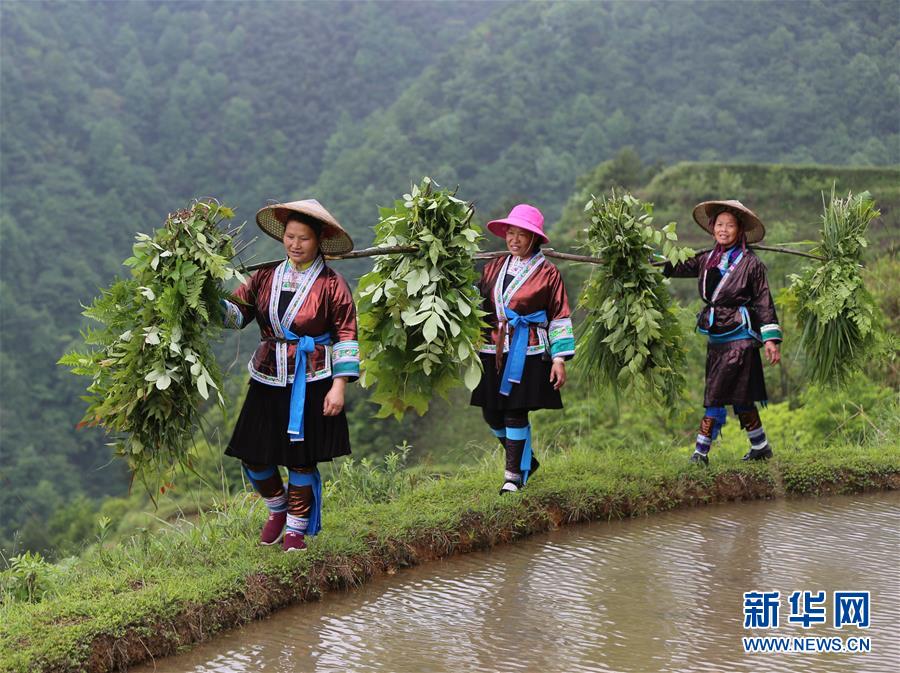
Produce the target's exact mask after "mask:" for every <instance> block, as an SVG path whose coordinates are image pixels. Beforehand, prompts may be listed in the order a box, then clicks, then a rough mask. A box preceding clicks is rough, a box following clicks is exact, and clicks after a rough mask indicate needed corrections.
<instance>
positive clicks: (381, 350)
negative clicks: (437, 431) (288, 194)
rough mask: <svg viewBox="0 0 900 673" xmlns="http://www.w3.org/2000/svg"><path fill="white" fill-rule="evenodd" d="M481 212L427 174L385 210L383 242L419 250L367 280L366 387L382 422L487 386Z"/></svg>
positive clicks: (387, 262)
mask: <svg viewBox="0 0 900 673" xmlns="http://www.w3.org/2000/svg"><path fill="white" fill-rule="evenodd" d="M473 212H474V208H473V207H472V206H471V205H470V204H468V203H466V202H465V201H462V200H461V199H458V198H456V196H455V192H450V191H448V190H445V189H440V188H438V187H437V186H436V185H435V184H434V183H433V182H432V181H431V179H430V178H427V177H426V178H424V179H423V180H422V183H421V184H420V185H414V186H413V188H412V191H411V193H409V194H404V195H403V198H402V199H401V200H398V201H396V202H395V204H394V207H393V208H382V209H381V217H380V220H379V222H378V224H377V226H376V228H375V233H376V241H375V242H376V245H383V246H415V249H416V252H414V253H410V254H404V255H402V256H401V255H391V256H385V257H380V258H379V259H378V261H376V262H375V267H374V269H373V270H372V272H371V273H367V274H366V275H364V276H363V277H362V278H361V279H360V281H359V289H358V302H359V306H358V308H359V343H360V351H361V355H362V359H363V362H364V373H363V384H364V385H365V386H366V387H371V388H373V393H372V397H371V399H372V400H373V401H374V402H375V403H377V404H378V405H379V411H378V414H377V415H378V417H380V418H383V417H386V416H389V415H394V416H395V417H396V418H398V419H399V418H401V417H402V416H403V414H404V413H405V412H406V411H407V410H409V409H414V410H415V411H416V412H417V413H418V414H420V415H421V414H424V413H425V412H426V411H427V410H428V404H429V402H430V400H431V398H432V397H433V396H434V394H435V393H437V394H439V395H441V396H444V397H446V395H447V392H448V391H449V390H450V389H451V388H452V387H454V386H455V385H456V384H457V383H459V382H460V380H462V381H463V382H464V383H465V385H466V386H467V387H468V388H469V389H470V390H471V389H473V388H475V386H476V385H478V381H479V379H480V377H481V360H480V359H479V357H478V347H479V345H480V341H481V338H482V337H481V334H482V328H483V327H484V322H483V320H482V317H483V316H484V315H485V313H484V312H483V311H481V310H480V309H479V308H478V307H479V306H480V305H481V295H480V294H479V292H478V290H477V288H476V287H475V283H476V282H477V280H478V276H477V274H476V272H475V269H474V268H473V266H472V258H473V257H474V256H475V253H477V251H478V241H479V240H480V239H481V228H480V227H479V226H478V225H476V224H473V223H472V221H471V220H472V214H473Z"/></svg>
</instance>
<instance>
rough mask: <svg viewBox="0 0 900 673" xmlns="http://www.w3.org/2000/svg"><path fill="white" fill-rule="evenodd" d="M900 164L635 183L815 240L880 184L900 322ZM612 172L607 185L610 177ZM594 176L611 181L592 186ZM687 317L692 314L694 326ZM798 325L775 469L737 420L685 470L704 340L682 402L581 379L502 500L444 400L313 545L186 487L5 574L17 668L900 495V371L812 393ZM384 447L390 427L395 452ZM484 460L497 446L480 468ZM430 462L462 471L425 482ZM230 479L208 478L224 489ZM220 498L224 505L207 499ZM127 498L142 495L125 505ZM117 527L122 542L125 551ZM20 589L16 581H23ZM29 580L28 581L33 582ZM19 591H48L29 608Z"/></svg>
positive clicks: (784, 270)
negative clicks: (175, 514)
mask: <svg viewBox="0 0 900 673" xmlns="http://www.w3.org/2000/svg"><path fill="white" fill-rule="evenodd" d="M898 174H900V172H898V171H896V170H894V169H871V170H869V169H840V168H837V169H830V168H824V169H821V170H820V167H779V166H762V167H760V166H737V165H728V166H723V165H720V164H715V165H713V164H708V165H707V164H679V165H678V166H675V167H672V168H671V169H667V170H665V171H663V172H662V173H659V174H657V176H656V177H655V178H654V179H653V180H652V181H651V182H650V183H649V184H648V185H646V186H644V187H642V188H639V189H638V190H637V191H638V193H639V194H641V196H643V197H644V198H648V199H650V200H653V201H655V202H656V203H657V213H658V215H659V218H658V220H659V221H666V220H668V219H670V218H671V219H677V220H679V221H680V222H681V223H682V227H681V232H682V233H684V234H688V235H687V236H686V238H687V239H688V240H689V242H692V243H694V242H695V241H694V240H691V239H692V238H693V236H692V235H691V234H690V233H689V232H692V228H691V225H690V224H689V223H687V222H686V218H688V217H689V212H690V210H689V209H690V205H692V204H693V202H694V201H695V200H697V199H700V198H706V197H707V196H710V197H711V196H716V195H718V194H722V193H729V194H733V193H738V194H741V195H742V198H743V195H745V194H746V195H748V196H747V197H746V200H747V202H748V203H751V204H752V205H753V206H754V207H756V208H757V209H758V210H759V211H760V213H761V214H763V215H764V217H765V218H766V221H767V223H768V224H769V225H770V232H771V234H772V238H774V239H775V240H776V242H777V241H787V240H797V239H802V238H809V237H812V236H813V234H814V231H815V228H816V226H817V218H818V215H819V213H820V211H821V200H820V196H819V191H820V190H823V189H828V190H830V186H831V181H832V180H833V179H834V178H837V182H838V189H839V190H846V189H848V188H852V189H854V191H861V189H862V188H863V186H867V187H868V188H869V189H870V190H871V191H872V192H873V194H874V195H875V196H876V198H877V199H878V200H879V206H880V207H881V208H882V210H883V211H884V217H883V218H882V221H881V222H880V223H878V224H877V226H876V227H875V231H874V236H873V239H875V240H877V241H879V244H878V245H877V246H873V247H875V248H877V252H879V253H887V254H882V256H881V259H879V260H878V262H875V263H872V264H870V265H868V269H869V271H868V274H869V275H868V276H867V278H868V281H873V282H874V285H873V290H874V291H875V292H876V293H877V294H878V296H879V298H880V301H881V304H882V306H883V308H884V309H885V311H886V313H887V314H888V318H889V320H890V325H891V331H892V332H894V333H897V329H896V327H897V323H896V320H897V314H898V311H897V306H898V304H897V295H896V292H895V291H894V290H893V289H892V287H893V285H894V283H892V282H890V279H891V278H895V277H896V270H897V262H896V261H895V258H894V257H893V255H892V252H893V248H892V246H893V245H896V242H895V238H894V235H892V233H891V232H893V231H896V226H897V218H898V213H900V208H897V207H896V206H897V205H898V204H900V190H898V189H897V188H896V184H897V182H896V180H895V179H894V178H896V176H897V175H898ZM698 176H701V177H698ZM595 177H597V178H598V179H599V181H600V182H602V180H603V176H600V175H598V176H595ZM701 178H702V179H701ZM581 187H582V189H583V190H584V191H585V192H587V191H595V192H597V191H601V190H600V189H599V187H600V185H598V184H592V183H591V180H590V179H587V180H585V181H584V182H583V183H582V185H581ZM707 192H709V194H707ZM666 195H668V196H666ZM751 197H752V198H751ZM583 202H584V201H583V200H582V198H581V195H580V194H579V195H576V196H575V197H573V200H572V204H571V205H570V207H568V208H567V215H569V218H567V217H564V218H563V221H562V222H560V224H559V230H560V231H567V230H568V231H574V230H576V229H577V228H578V226H580V225H579V224H578V217H580V216H581V214H580V210H581V206H582V205H583ZM688 202H690V203H688ZM698 232H699V229H698V230H697V232H693V235H696V234H697V233H698ZM700 240H701V239H699V238H698V239H697V240H696V242H697V243H699V242H700ZM767 240H768V239H767ZM571 241H572V239H571V238H569V237H566V236H559V237H557V240H555V241H554V242H555V243H562V244H563V245H560V246H559V247H569V243H570V242H571ZM876 256H877V255H873V258H874V257H876ZM766 262H767V264H769V265H770V276H772V280H773V281H774V285H775V286H778V285H779V284H780V282H783V280H784V279H785V277H786V276H787V274H788V273H790V272H791V271H795V270H796V263H797V259H796V258H790V257H786V256H780V255H777V256H776V255H771V254H769V256H768V257H766ZM773 267H774V268H773ZM575 268H576V267H572V266H569V267H567V269H569V270H574V269H575ZM571 289H572V294H573V295H574V294H575V289H574V287H573V288H571ZM673 289H674V290H675V291H676V292H677V293H678V294H679V295H680V296H683V297H684V298H687V297H692V296H693V292H694V286H693V285H692V284H689V283H684V284H683V286H673ZM689 313H690V312H689V311H685V316H684V319H685V329H687V330H690V329H691V324H692V320H691V316H690V315H689ZM783 322H785V323H786V325H787V327H788V342H787V343H786V362H785V366H783V367H782V368H780V370H773V369H770V368H768V367H767V368H766V369H767V377H768V378H769V389H770V393H771V397H772V399H773V401H774V402H777V403H775V404H772V405H770V406H769V408H768V409H767V410H766V411H764V412H763V421H764V423H765V425H766V430H767V433H768V435H769V437H770V438H771V440H772V441H773V445H774V447H775V451H776V458H775V460H773V461H772V462H771V463H769V464H766V465H745V464H742V463H741V462H740V461H739V460H738V458H739V456H740V455H741V454H742V453H743V452H744V450H745V443H746V439H745V437H744V436H743V433H742V432H740V431H739V430H738V429H737V427H736V425H737V424H736V423H735V422H734V421H730V422H729V425H728V426H726V432H725V435H724V437H723V438H722V440H721V441H719V442H718V443H717V445H716V447H715V448H714V452H713V454H712V455H713V464H712V466H711V468H710V469H709V470H702V469H696V468H695V467H694V466H691V465H688V464H687V462H686V457H687V455H688V454H689V450H690V449H689V447H690V445H691V443H692V435H693V433H694V432H695V431H696V430H695V428H696V421H697V411H698V409H699V404H700V402H699V395H700V393H701V392H702V391H701V388H702V386H701V383H700V382H701V379H702V366H703V365H702V363H703V343H702V339H700V338H695V339H691V340H689V343H688V348H689V357H688V361H689V372H688V380H689V382H690V383H689V389H688V391H687V395H686V398H685V401H684V403H683V404H681V405H679V407H678V408H677V409H674V410H665V409H662V408H660V407H659V406H658V405H653V404H646V403H640V402H635V401H633V400H621V401H619V403H616V401H615V400H613V399H612V396H611V395H610V394H608V393H605V394H604V393H598V391H596V390H593V387H592V386H591V385H590V381H586V380H583V379H582V378H581V377H579V376H578V374H577V372H576V371H573V372H572V373H573V376H572V380H571V382H570V384H569V387H568V389H567V393H566V398H565V399H566V409H565V411H564V412H562V413H558V412H541V413H538V414H535V418H534V423H535V427H536V433H537V434H536V446H537V447H538V451H539V453H540V456H541V459H542V461H543V467H542V469H541V471H540V472H539V473H538V475H537V476H536V477H535V479H534V480H533V481H532V482H531V484H530V485H529V487H528V489H527V491H526V492H525V493H523V494H520V495H517V496H506V497H503V498H501V497H499V496H497V495H496V489H497V487H498V485H499V474H500V472H501V469H502V467H501V463H500V461H499V451H497V450H496V448H495V445H494V444H488V443H484V444H481V445H479V444H477V442H475V441H471V440H477V439H483V440H484V442H487V439H486V437H487V432H486V430H485V428H484V426H483V422H482V421H481V419H480V417H479V414H478V413H477V410H472V409H466V410H465V411H466V412H467V413H465V414H462V418H461V414H460V411H461V407H460V406H459V404H451V405H442V406H441V408H440V409H441V412H442V413H439V414H435V418H434V419H430V420H429V422H428V423H426V424H424V426H423V427H420V428H419V430H425V432H424V434H420V436H426V437H427V438H428V440H429V441H428V443H427V444H426V443H424V442H418V441H417V439H416V438H415V437H412V436H411V435H406V436H411V437H412V440H413V443H415V444H419V446H417V447H416V456H415V457H416V458H418V459H419V461H421V459H422V458H425V462H424V465H423V464H422V463H421V462H420V464H419V465H418V467H417V468H414V469H413V470H409V471H403V470H400V469H398V466H397V465H396V464H395V465H394V467H388V468H387V469H382V470H373V469H371V468H370V467H367V466H360V465H359V464H358V463H357V464H356V465H355V466H348V464H347V463H344V464H343V466H340V467H338V468H337V469H336V470H335V471H334V473H333V474H332V475H331V479H332V481H331V483H330V484H328V486H327V494H326V510H325V526H326V528H325V531H324V532H323V534H322V535H321V536H319V538H317V539H316V540H314V541H313V542H312V544H311V547H310V549H309V550H308V551H307V552H304V553H302V554H297V555H285V554H283V553H281V551H280V550H279V549H268V548H266V549H263V548H260V547H258V546H256V544H255V540H256V535H257V532H258V530H259V527H260V526H261V524H262V520H263V517H264V514H263V511H262V507H261V505H260V504H259V503H258V502H257V501H256V500H255V498H253V497H248V496H244V495H238V496H228V495H223V494H222V493H220V494H219V495H218V496H216V494H215V493H214V492H210V491H206V492H204V493H202V494H201V493H200V492H199V490H197V491H196V492H195V491H194V490H192V486H191V482H190V481H183V482H181V484H182V486H181V489H180V492H181V500H179V501H177V506H178V507H182V506H184V508H185V509H189V508H188V507H186V505H187V504H189V503H190V502H191V501H192V500H194V499H196V506H195V507H193V508H192V509H190V511H191V516H190V517H188V518H186V519H181V520H177V521H176V522H175V523H174V524H167V523H165V522H164V521H156V522H155V524H156V529H154V530H148V529H147V528H137V533H134V531H135V525H129V526H125V524H126V523H128V522H129V521H131V523H132V524H133V523H134V522H133V520H132V517H131V515H132V514H133V515H134V516H137V513H136V512H131V511H130V510H129V516H127V517H124V518H122V519H121V526H119V527H116V526H115V524H116V523H118V522H117V521H114V522H113V524H112V526H111V527H110V528H107V529H104V532H102V533H101V535H100V536H99V538H101V542H100V543H98V544H96V545H94V547H93V548H91V549H88V550H87V551H86V552H85V553H84V554H83V555H82V557H81V558H80V559H78V560H77V561H75V562H74V563H72V564H70V565H68V566H64V567H60V566H50V565H46V564H41V563H35V564H33V566H32V567H31V568H29V567H26V566H27V564H25V565H22V566H21V567H19V568H18V569H15V571H14V572H12V571H6V573H0V671H29V672H31V671H36V670H48V671H76V670H78V671H80V670H87V671H108V670H113V669H115V668H116V667H121V666H124V665H128V664H133V663H137V662H139V661H142V660H146V659H148V658H149V657H150V656H153V657H158V656H163V655H166V654H170V653H173V652H175V651H177V650H178V649H179V648H181V647H184V646H186V645H189V644H191V643H194V642H198V641H200V640H203V639H206V638H208V637H210V636H211V635H212V634H214V633H216V632H218V631H221V630H223V629H226V628H229V627H233V626H236V625H239V624H241V623H244V622H246V621H248V620H252V619H255V618H258V617H260V616H263V615H265V614H268V613H269V612H271V611H272V610H274V609H277V608H278V607H280V606H283V605H286V604H288V603H291V602H297V601H303V600H308V599H314V598H317V597H319V596H320V595H322V594H323V593H324V592H327V591H329V590H333V589H340V588H344V587H348V586H353V585H356V584H358V583H360V582H363V581H365V580H366V579H367V578H369V577H371V576H372V575H373V574H377V573H380V572H384V571H387V570H390V569H392V568H395V567H400V566H404V565H410V564H415V563H419V562H422V561H426V560H429V559H433V558H438V557H442V556H446V555H449V554H453V553H458V552H465V551H469V550H472V549H479V548H485V547H488V546H491V545H493V544H496V543H499V542H505V541H509V540H512V539H515V538H518V537H521V536H524V535H528V534H530V533H534V532H539V531H543V530H546V529H548V528H551V527H553V526H556V525H560V524H563V523H569V522H577V521H589V520H605V519H609V518H615V517H628V516H643V515H645V514H650V513H652V512H657V511H663V510H667V509H672V508H674V507H679V506H688V505H696V504H703V503H716V502H723V501H730V500H740V499H755V498H771V497H783V496H796V495H819V494H827V493H849V492H858V491H862V490H866V489H883V488H898V487H900V439H898V438H900V404H898V399H897V391H896V381H897V373H896V370H891V369H888V370H887V371H885V370H884V369H879V370H878V371H874V370H873V372H871V376H870V377H869V379H870V380H866V379H865V377H860V378H859V379H858V380H856V381H854V382H853V384H852V385H851V387H850V388H849V389H848V390H845V391H843V392H835V391H808V390H804V385H803V380H802V376H801V375H800V371H799V366H798V364H797V363H796V361H794V359H793V356H792V351H791V346H790V343H791V341H790V335H791V333H792V330H795V329H796V328H795V327H794V326H793V325H792V324H791V320H790V316H785V317H784V318H783ZM779 371H780V375H779ZM773 374H775V375H776V377H778V378H780V379H781V385H779V383H778V378H773V377H772V375H773ZM873 381H878V382H880V383H874V382H873ZM788 384H790V385H788ZM457 402H460V400H457ZM460 403H461V404H464V400H463V401H461V402H460ZM444 407H446V409H445V408H444ZM432 430H434V432H432ZM462 438H465V439H468V440H470V441H468V442H465V441H461V439H462ZM384 443H385V438H383V437H382V439H381V441H380V442H379V443H378V444H379V445H382V444H384ZM473 456H474V457H475V462H474V464H473V465H470V466H469V467H465V468H463V469H461V470H459V471H458V472H457V471H456V469H455V468H454V469H453V470H451V469H449V467H448V466H449V465H456V464H457V462H458V461H461V460H463V459H466V460H468V461H470V462H471V461H472V460H473ZM478 456H483V458H482V460H481V461H480V462H479V461H478V459H477V457H478ZM210 460H211V463H217V462H218V461H217V460H214V459H210ZM429 465H430V467H429ZM232 467H233V466H232ZM429 469H433V470H436V471H441V472H442V473H444V474H445V476H443V477H440V478H438V477H430V476H427V471H428V470H429ZM214 474H215V471H212V472H211V473H207V477H208V478H209V479H210V481H215V479H213V478H212V475H214ZM327 476H328V473H326V477H327ZM232 481H233V480H232ZM185 488H186V489H187V490H185ZM223 492H224V490H223ZM136 497H137V496H136ZM166 497H167V503H164V506H163V507H162V508H161V512H159V513H157V516H159V517H160V518H162V519H164V518H167V517H168V515H167V514H165V512H166V511H171V507H169V509H168V510H166V506H167V504H168V505H172V502H175V501H172V502H168V495H167V496H166ZM138 499H140V498H139V497H138ZM214 499H215V500H217V501H218V502H219V505H218V506H217V507H210V506H209V505H210V503H211V502H212V501H213V500H214ZM116 505H117V506H118V507H119V508H120V509H121V508H127V507H130V503H129V502H126V501H124V500H121V501H117V503H116ZM198 510H199V511H200V513H197V512H198ZM110 513H111V512H110ZM119 516H121V514H120V515H119ZM136 525H140V526H143V525H147V526H148V527H150V524H149V523H147V524H145V523H140V524H136ZM160 526H161V528H159V527H160ZM113 528H118V531H116V532H113ZM124 528H128V530H124ZM107 535H109V539H104V538H105V536H107ZM113 538H118V541H117V542H115V543H112V542H111V540H112V539H113ZM4 582H6V584H5V587H6V588H4ZM13 584H15V586H16V591H13V590H11V589H10V587H11V586H13ZM26 585H27V586H28V587H30V589H27V590H26V589H23V587H24V586H26ZM15 593H18V594H19V596H18V597H16V596H15V595H14V594H15ZM22 593H31V595H32V598H31V600H27V599H23V598H22V597H21V594H22Z"/></svg>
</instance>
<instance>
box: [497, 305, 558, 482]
mask: <svg viewBox="0 0 900 673" xmlns="http://www.w3.org/2000/svg"><path fill="white" fill-rule="evenodd" d="M504 310H505V311H506V317H507V318H508V320H509V326H510V327H512V328H513V330H514V331H513V337H512V341H510V342H509V354H508V355H507V356H506V366H505V367H504V368H503V380H502V381H501V382H500V394H501V395H506V396H507V397H509V393H510V392H511V391H512V384H513V383H521V382H522V371H523V370H524V369H525V357H526V355H527V351H528V333H529V331H530V330H528V326H529V325H539V324H541V323H544V322H547V312H546V311H535V312H534V313H529V314H528V315H519V314H518V313H516V312H515V311H513V310H512V309H511V308H510V307H509V306H506V307H504ZM497 348H501V349H502V348H503V344H498V345H497ZM529 465H530V463H529Z"/></svg>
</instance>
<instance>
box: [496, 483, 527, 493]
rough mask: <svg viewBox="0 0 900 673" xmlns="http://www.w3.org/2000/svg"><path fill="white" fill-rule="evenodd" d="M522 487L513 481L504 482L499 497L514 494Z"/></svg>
mask: <svg viewBox="0 0 900 673" xmlns="http://www.w3.org/2000/svg"><path fill="white" fill-rule="evenodd" d="M520 488H522V485H521V484H519V483H518V482H515V481H509V480H507V481H504V482H503V486H501V487H500V495H504V494H506V493H515V492H516V491H518V490H519V489H520Z"/></svg>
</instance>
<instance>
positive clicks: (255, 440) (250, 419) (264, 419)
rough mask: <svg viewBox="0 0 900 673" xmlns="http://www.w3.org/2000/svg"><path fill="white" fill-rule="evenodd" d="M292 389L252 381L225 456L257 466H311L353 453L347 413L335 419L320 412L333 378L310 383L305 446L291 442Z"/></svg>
mask: <svg viewBox="0 0 900 673" xmlns="http://www.w3.org/2000/svg"><path fill="white" fill-rule="evenodd" d="M291 388H292V386H290V385H288V386H286V387H284V388H280V387H278V386H269V385H266V384H264V383H259V382H258V381H254V380H252V379H251V381H250V387H249V390H248V391H247V398H246V399H245V400H244V406H243V407H242V408H241V413H240V416H238V420H237V423H236V424H235V426H234V433H232V435H231V441H230V442H228V448H227V449H225V455H227V456H233V457H235V458H240V459H241V460H243V461H245V462H247V463H251V464H256V465H284V466H287V467H298V466H303V465H313V464H314V463H321V462H326V461H329V460H332V459H333V458H337V457H338V456H346V455H349V453H350V432H349V430H348V428H347V416H346V414H345V413H344V412H343V411H341V413H339V414H338V415H337V416H325V415H324V414H323V413H322V407H323V405H324V403H325V396H326V395H327V394H328V391H329V390H330V389H331V379H330V378H328V379H323V380H321V381H313V382H311V383H307V384H306V404H305V405H304V408H303V428H304V440H303V441H302V442H292V441H290V439H289V438H288V434H287V427H288V420H289V419H290V415H291V409H290V406H291Z"/></svg>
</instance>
